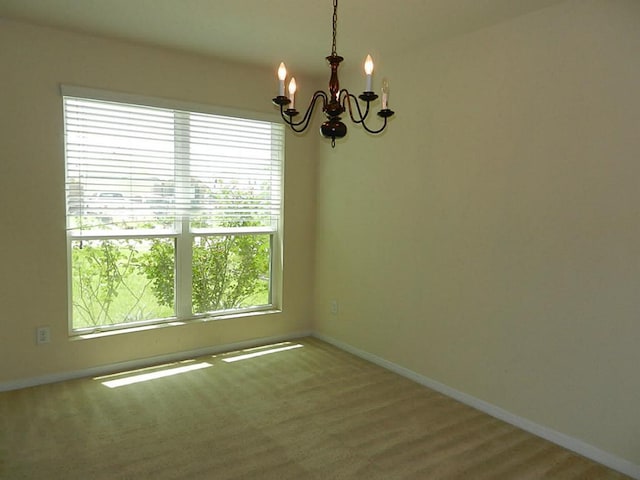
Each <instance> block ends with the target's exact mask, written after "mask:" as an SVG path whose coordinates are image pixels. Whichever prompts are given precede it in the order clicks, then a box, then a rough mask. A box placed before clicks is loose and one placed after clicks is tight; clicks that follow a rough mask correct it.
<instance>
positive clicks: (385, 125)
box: [362, 117, 387, 135]
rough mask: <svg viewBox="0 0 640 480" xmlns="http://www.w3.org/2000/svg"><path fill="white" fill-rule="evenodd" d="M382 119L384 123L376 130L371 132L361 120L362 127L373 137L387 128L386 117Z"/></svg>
mask: <svg viewBox="0 0 640 480" xmlns="http://www.w3.org/2000/svg"><path fill="white" fill-rule="evenodd" d="M382 118H383V120H384V123H383V124H382V126H381V127H380V128H379V129H378V130H372V129H370V128H369V127H367V125H366V124H365V123H364V120H362V126H363V128H364V129H365V130H366V131H367V132H369V133H372V134H374V135H375V134H376V133H381V132H382V131H383V130H384V129H385V128H387V117H382Z"/></svg>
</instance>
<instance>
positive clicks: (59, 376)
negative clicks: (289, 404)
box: [0, 331, 311, 392]
mask: <svg viewBox="0 0 640 480" xmlns="http://www.w3.org/2000/svg"><path fill="white" fill-rule="evenodd" d="M310 335H311V332H308V331H307V332H299V333H292V334H290V335H282V336H274V337H263V338H255V339H252V340H246V341H243V342H237V343H227V344H224V345H216V346H213V347H206V348H199V349H197V350H188V351H184V352H175V353H169V354H166V355H158V356H155V357H147V358H141V359H136V360H130V361H127V362H118V363H112V364H109V365H100V366H98V367H92V368H86V369H82V370H75V371H72V372H62V373H54V374H51V375H43V376H40V377H32V378H25V379H20V380H15V381H10V382H3V383H0V392H7V391H10V390H18V389H20V388H27V387H35V386H38V385H45V384H47V383H56V382H62V381H65V380H74V379H77V378H87V377H97V376H100V375H107V374H110V373H115V372H121V371H126V370H135V369H137V368H144V367H149V366H152V365H158V364H162V363H169V362H175V361H178V360H184V359H187V358H192V357H201V356H204V355H215V354H218V353H222V352H229V351H233V350H241V349H244V348H251V347H257V346H260V345H266V344H269V343H278V342H286V341H289V340H293V339H297V338H302V337H308V336H310Z"/></svg>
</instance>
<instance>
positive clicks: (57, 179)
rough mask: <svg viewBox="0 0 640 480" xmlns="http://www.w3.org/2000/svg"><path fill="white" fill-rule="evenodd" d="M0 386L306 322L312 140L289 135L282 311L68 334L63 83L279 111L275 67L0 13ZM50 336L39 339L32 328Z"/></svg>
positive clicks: (292, 330)
mask: <svg viewBox="0 0 640 480" xmlns="http://www.w3.org/2000/svg"><path fill="white" fill-rule="evenodd" d="M0 65H1V71H2V74H1V75H0V111H1V112H2V115H0V146H1V148H2V150H1V153H0V229H1V230H0V232H1V234H0V269H1V270H0V366H1V367H0V384H1V383H2V382H19V381H23V380H25V379H30V378H33V377H41V376H47V375H51V374H64V373H65V372H75V371H78V370H83V369H91V368H96V367H100V366H102V365H107V364H112V363H116V362H129V361H135V360H139V359H144V358H149V357H156V356H163V355H167V354H172V353H175V352H182V351H191V350H198V349H202V348H209V347H214V346H216V345H225V344H230V343H237V342H245V341H250V340H252V339H260V338H265V337H278V336H287V335H292V334H296V333H298V332H306V331H308V330H309V328H310V319H311V310H312V309H311V304H312V281H313V277H312V270H313V242H314V237H313V232H314V222H315V217H314V208H315V206H314V201H315V200H314V198H315V191H314V189H315V158H314V156H315V148H314V144H313V143H310V142H303V141H299V140H298V139H296V138H294V137H293V136H290V135H287V142H288V143H287V148H286V157H287V161H286V166H285V192H284V194H285V218H284V223H285V232H284V238H285V243H286V245H285V255H284V293H283V296H284V308H283V312H282V313H281V314H274V315H254V316H247V317H243V318H238V319H233V320H222V321H214V322H207V323H203V322H195V323H190V324H188V325H185V326H180V327H172V328H162V329H157V330H153V331H147V332H139V333H128V334H124V335H114V336H109V337H104V338H100V339H93V340H70V339H69V336H68V323H67V277H66V243H65V238H66V237H65V207H64V154H63V125H62V101H61V96H60V93H59V85H60V84H61V83H63V84H68V85H78V86H83V87H90V88H102V89H107V90H112V91H121V92H126V93H132V94H139V95H147V96H156V97H163V98H170V99H176V100H180V101H185V102H198V103H204V104H210V105H214V106H224V107H232V108H237V109H245V110H250V111H260V112H265V113H272V112H273V113H274V118H277V116H275V109H274V108H273V106H272V105H271V101H270V99H271V98H272V97H273V92H274V91H275V88H276V79H275V76H274V73H273V72H272V71H269V70H265V69H258V68H252V67H248V66H242V65H236V64H229V63H223V62H217V61H215V60H212V59H209V58H205V57H198V56H190V55H186V54H183V53H178V52H171V51H166V50H161V49H154V48H148V47H143V46H136V45H133V44H128V43H122V42H116V41H111V40H105V39H100V38H95V37H90V36H86V35H77V34H71V33H63V32H60V31H56V30H51V29H46V28H38V27H32V26H27V25H22V24H19V23H12V22H8V21H4V22H2V23H0ZM39 325H48V326H50V327H51V334H52V341H51V343H50V344H48V345H42V346H36V344H35V329H36V327H37V326H39Z"/></svg>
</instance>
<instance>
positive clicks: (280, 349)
mask: <svg viewBox="0 0 640 480" xmlns="http://www.w3.org/2000/svg"><path fill="white" fill-rule="evenodd" d="M303 346H304V345H300V344H299V343H297V344H295V345H288V346H286V347H278V348H271V349H269V350H260V351H258V352H252V353H245V354H242V355H237V356H235V357H229V358H223V359H222V361H223V362H226V363H232V362H238V361H240V360H247V359H249V358H255V357H261V356H263V355H269V354H271V353H278V352H284V351H285V350H292V349H294V348H301V347H303Z"/></svg>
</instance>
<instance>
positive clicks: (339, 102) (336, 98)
mask: <svg viewBox="0 0 640 480" xmlns="http://www.w3.org/2000/svg"><path fill="white" fill-rule="evenodd" d="M337 23H338V0H333V42H332V45H331V55H329V56H328V57H326V58H327V61H328V62H329V67H330V68H331V77H330V78H329V94H328V95H327V93H326V92H323V91H322V90H318V91H316V92H315V93H314V94H313V96H312V97H311V101H310V102H309V106H308V107H307V110H306V112H305V114H304V116H303V117H302V119H301V120H299V121H297V120H296V119H295V117H296V116H297V115H299V113H300V112H298V110H296V108H295V93H296V90H297V85H296V79H295V78H293V77H291V80H290V81H289V88H288V90H289V96H286V95H285V80H286V78H287V69H286V68H285V65H284V63H281V64H280V68H278V80H279V82H278V86H279V90H278V96H277V97H275V98H274V99H273V103H274V104H276V105H278V106H279V107H280V115H281V116H282V119H283V120H284V121H285V123H286V124H287V125H289V126H290V127H291V129H292V130H293V131H294V132H298V133H300V132H304V131H305V130H306V129H307V127H308V126H309V122H310V120H311V117H312V115H313V110H314V109H315V107H316V104H317V103H318V101H320V102H322V111H323V112H324V114H325V115H326V117H327V120H326V121H325V122H324V123H323V124H322V125H321V126H320V133H321V134H322V136H324V137H325V138H330V139H331V146H332V147H335V146H336V138H342V137H344V136H345V135H346V134H347V126H346V125H345V124H344V123H342V121H341V118H340V115H342V114H343V113H344V112H345V111H348V113H349V117H350V118H351V121H352V122H353V123H356V124H360V125H362V127H363V128H364V129H365V130H366V131H367V132H369V133H372V134H377V133H381V132H382V131H383V130H384V129H385V128H386V126H387V119H388V118H389V117H391V116H392V115H393V114H394V112H393V110H390V109H389V82H388V81H387V80H386V79H384V80H383V81H382V99H381V109H380V110H379V111H378V116H379V117H381V118H382V126H380V127H379V128H377V129H372V128H370V127H369V126H367V124H366V123H365V121H366V120H367V117H368V116H369V113H370V104H371V102H373V101H374V100H376V99H377V98H378V95H376V94H375V93H374V92H373V91H372V90H371V76H372V74H373V60H372V59H371V55H367V58H366V60H365V63H364V71H365V78H366V88H365V91H364V92H362V93H361V94H360V95H359V96H358V98H359V99H360V100H362V103H360V102H359V101H358V99H357V98H356V97H355V96H354V95H353V94H351V93H349V91H348V90H346V89H344V88H343V89H342V90H341V89H340V81H339V80H338V67H339V66H340V62H342V61H343V60H344V58H343V57H341V56H339V55H338V54H337V52H336V24H337ZM354 106H355V108H354ZM285 107H286V108H285Z"/></svg>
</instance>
